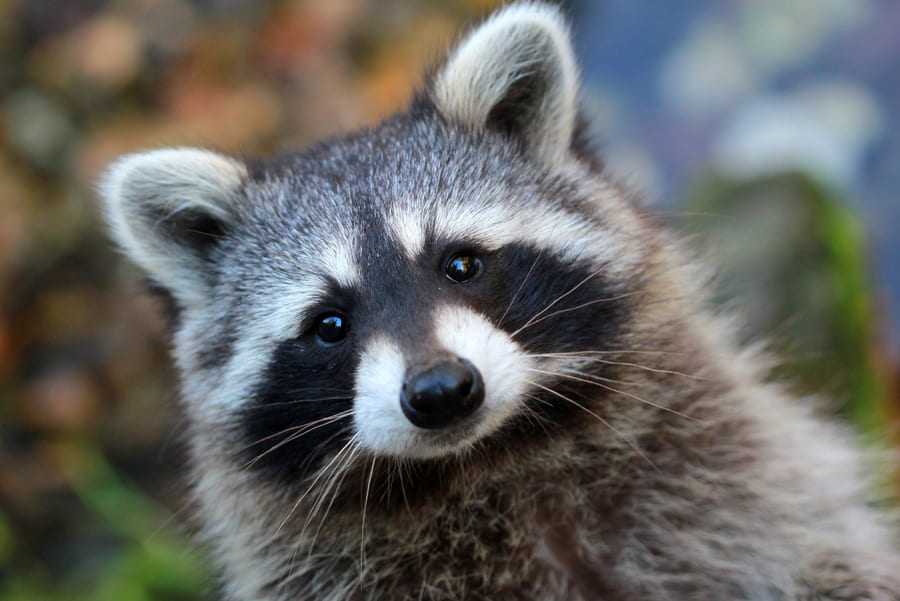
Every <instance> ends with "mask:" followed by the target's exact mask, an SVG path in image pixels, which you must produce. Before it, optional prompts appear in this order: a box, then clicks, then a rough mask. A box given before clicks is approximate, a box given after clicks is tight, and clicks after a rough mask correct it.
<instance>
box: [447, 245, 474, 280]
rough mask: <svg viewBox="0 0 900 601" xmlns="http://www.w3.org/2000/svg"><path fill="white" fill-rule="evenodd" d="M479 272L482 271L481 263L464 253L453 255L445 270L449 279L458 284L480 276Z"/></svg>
mask: <svg viewBox="0 0 900 601" xmlns="http://www.w3.org/2000/svg"><path fill="white" fill-rule="evenodd" d="M479 271H481V261H480V260H479V259H478V258H476V257H473V256H472V255H467V254H464V253H460V254H458V255H453V257H451V258H450V260H449V261H447V267H446V268H445V269H444V273H445V274H446V275H447V278H448V279H450V280H451V281H453V282H456V283H457V284H462V283H463V282H468V281H469V280H471V279H472V278H474V277H475V276H476V275H478V272H479Z"/></svg>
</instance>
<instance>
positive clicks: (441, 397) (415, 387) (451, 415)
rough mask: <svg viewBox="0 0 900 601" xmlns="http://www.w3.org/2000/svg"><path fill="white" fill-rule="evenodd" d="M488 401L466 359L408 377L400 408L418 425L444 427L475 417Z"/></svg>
mask: <svg viewBox="0 0 900 601" xmlns="http://www.w3.org/2000/svg"><path fill="white" fill-rule="evenodd" d="M482 401H484V383H483V382H482V380H481V374H480V373H478V370H477V369H475V366H474V365H472V364H471V363H469V362H468V361H466V360H465V359H451V360H447V361H441V362H440V363H437V364H435V365H432V366H430V367H427V368H425V369H419V370H414V371H412V372H411V373H409V374H407V376H406V381H405V382H403V391H402V392H401V393H400V408H401V409H403V414H404V415H405V416H406V418H407V419H408V420H409V421H410V422H412V424H413V425H414V426H418V427H420V428H431V429H434V428H443V427H444V426H446V425H448V424H450V423H452V422H453V421H454V420H456V419H460V418H463V417H466V416H469V415H472V413H474V411H475V410H476V409H478V407H479V406H481V403H482Z"/></svg>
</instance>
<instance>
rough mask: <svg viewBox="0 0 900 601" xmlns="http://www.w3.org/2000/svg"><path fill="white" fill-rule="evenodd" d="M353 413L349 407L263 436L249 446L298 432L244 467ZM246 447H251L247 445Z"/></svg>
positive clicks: (251, 465) (248, 466)
mask: <svg viewBox="0 0 900 601" xmlns="http://www.w3.org/2000/svg"><path fill="white" fill-rule="evenodd" d="M352 413H353V410H352V409H347V410H346V411H341V412H339V413H335V414H334V415H328V416H326V417H322V418H319V419H317V420H314V421H311V422H307V423H305V424H301V425H299V426H291V427H290V428H285V429H284V430H282V431H280V432H276V433H275V434H270V435H268V436H266V437H264V438H261V439H260V440H259V441H257V442H255V443H253V444H252V445H249V446H254V445H256V444H259V443H260V442H264V441H266V440H269V439H271V438H274V437H277V436H281V435H282V434H286V433H287V432H290V431H291V430H296V432H294V433H293V434H291V435H290V436H288V437H287V438H285V439H284V440H282V441H281V442H279V443H277V444H274V445H272V446H271V447H269V448H268V449H266V450H265V451H263V452H262V453H260V454H259V455H257V456H256V457H254V458H253V459H251V460H250V461H248V462H247V463H246V464H244V466H243V468H242V469H243V470H245V471H246V470H248V469H250V468H251V467H253V466H254V465H256V463H257V462H259V460H260V459H262V458H263V457H265V456H266V455H268V454H269V453H272V452H273V451H276V450H278V449H280V448H281V447H283V446H284V445H286V444H290V443H292V442H294V441H295V440H297V439H298V438H300V437H301V436H305V435H306V434H309V433H310V432H312V431H313V430H318V429H319V428H322V427H324V426H327V425H329V424H331V423H333V422H336V421H339V420H342V419H344V418H346V417H350V415H352ZM246 448H249V447H246Z"/></svg>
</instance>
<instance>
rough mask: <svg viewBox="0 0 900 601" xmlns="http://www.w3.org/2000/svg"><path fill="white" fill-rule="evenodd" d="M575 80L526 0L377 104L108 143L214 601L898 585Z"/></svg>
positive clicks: (798, 590) (732, 594)
mask: <svg viewBox="0 0 900 601" xmlns="http://www.w3.org/2000/svg"><path fill="white" fill-rule="evenodd" d="M577 88H578V84H577V69H576V66H575V61H574V58H573V54H572V50H571V47H570V42H569V34H568V31H567V29H566V25H565V23H564V20H563V19H562V18H561V17H560V15H559V14H558V12H557V10H556V9H554V8H551V7H548V6H545V5H542V4H536V3H520V4H515V5H512V6H510V7H507V8H505V9H504V10H502V11H500V12H499V13H497V14H496V15H494V16H493V17H491V18H490V19H489V20H488V21H486V22H485V23H484V24H482V25H481V26H480V27H479V28H477V29H476V30H474V31H473V32H472V33H471V34H470V35H469V36H468V37H466V38H465V39H464V40H463V41H462V43H461V44H460V45H459V46H458V47H457V48H455V49H454V50H453V51H452V52H451V53H450V54H449V57H448V59H447V61H446V63H445V64H444V65H443V66H442V67H441V68H440V69H439V70H438V71H437V72H436V74H435V75H434V76H433V77H432V78H431V79H430V81H429V83H428V84H427V86H426V87H425V89H424V90H423V91H422V92H421V93H420V94H418V95H417V97H416V98H415V99H414V101H413V102H412V105H411V107H410V108H409V110H407V111H406V112H404V113H401V114H398V115H396V116H394V117H392V118H390V119H388V120H387V121H385V122H384V123H382V124H381V125H379V126H378V127H376V128H374V129H372V130H368V131H363V132H360V133H357V134H354V135H351V136H348V137H345V138H342V139H339V140H335V141H331V142H325V143H322V144H319V145H317V146H314V147H313V148H310V149H309V150H307V151H305V152H303V153H299V154H292V155H287V156H284V157H280V158H276V159H273V160H268V161H257V162H248V161H241V160H238V159H235V158H231V157H226V156H224V155H221V154H218V153H213V152H210V151H205V150H199V149H186V148H180V149H165V150H156V151H151V152H146V153H140V154H135V155H131V156H128V157H125V158H123V159H121V160H120V161H119V162H117V163H116V164H114V165H113V166H112V167H111V168H110V170H109V171H108V173H107V175H106V177H105V179H104V181H103V183H102V186H101V193H102V195H103V197H104V200H105V201H106V207H107V217H108V221H109V223H110V225H111V229H112V232H113V234H114V237H115V238H116V239H117V241H118V242H119V244H120V245H121V247H122V248H123V249H124V251H125V252H126V253H127V254H128V255H129V256H130V258H131V259H132V260H134V261H135V262H136V263H137V264H138V265H139V266H141V267H142V268H144V269H145V270H146V271H147V272H149V274H150V276H151V277H152V279H153V281H154V283H155V284H156V285H158V286H159V287H161V288H162V289H163V290H165V291H166V293H167V294H168V295H169V296H170V297H171V299H172V301H173V304H174V306H175V307H176V308H177V313H176V315H175V317H174V323H173V337H174V344H173V348H174V350H173V354H174V359H175V362H176V364H177V366H178V369H179V371H180V375H181V397H182V400H183V406H184V408H185V410H186V412H187V414H188V417H189V422H190V426H189V440H190V443H191V459H192V470H193V476H194V488H195V493H196V500H197V506H198V516H199V519H200V520H201V522H202V524H203V526H204V528H203V532H204V535H205V539H206V540H207V541H208V543H209V545H210V547H211V549H212V551H213V554H214V556H215V557H216V559H217V561H218V562H219V565H220V566H221V569H222V575H223V578H222V592H223V596H224V598H225V599H228V600H234V601H239V600H240V601H247V600H251V599H253V600H269V601H276V600H278V601H286V600H292V599H317V600H335V601H336V600H339V599H340V600H350V599H391V600H404V599H409V600H413V599H422V600H426V599H428V600H439V599H448V600H449V599H467V600H498V599H523V600H524V599H529V600H531V599H541V600H555V599H560V600H562V599H567V600H577V599H585V600H588V599H597V600H601V599H602V600H606V601H615V600H638V599H657V600H663V599H673V600H674V599H684V600H688V599H689V600H692V601H697V600H722V599H746V600H785V601H786V600H799V599H804V600H813V599H816V600H826V599H828V600H838V599H846V600H849V599H873V600H874V599H884V600H889V599H893V600H897V599H900V561H898V555H897V552H896V550H895V549H894V548H893V546H892V545H893V540H892V537H893V533H892V531H891V526H890V524H889V523H888V521H887V519H886V518H885V517H884V516H882V515H880V514H879V513H878V512H877V511H875V510H873V509H871V508H870V507H869V506H868V504H867V503H868V501H869V496H868V492H867V490H866V484H865V478H864V474H863V468H862V467H861V462H860V459H859V456H858V453H857V451H855V450H854V446H853V442H852V439H851V436H850V435H849V434H848V433H847V432H845V431H844V430H842V429H841V428H840V427H838V426H835V425H832V424H830V423H827V422H826V421H824V420H822V419H820V418H818V417H816V416H814V415H813V414H812V413H811V412H810V411H808V410H807V408H806V407H805V405H804V404H803V403H801V402H799V401H798V400H796V399H793V398H790V397H788V396H787V395H786V394H784V393H783V392H782V391H781V390H780V389H779V388H777V387H776V386H775V385H772V384H768V383H765V382H764V376H765V373H764V368H763V367H762V363H761V362H760V361H759V360H758V359H755V358H754V357H753V356H752V354H751V353H749V352H747V351H742V350H740V349H738V348H737V347H736V346H735V345H734V344H733V343H732V342H731V341H730V340H731V335H730V333H729V329H728V327H727V325H726V322H724V321H720V320H719V319H718V318H715V317H713V316H712V315H711V314H710V313H709V312H708V311H707V309H705V308H704V298H703V287H704V282H705V276H704V273H703V271H702V270H701V269H699V268H697V267H695V266H694V264H693V262H692V261H691V260H689V258H688V256H687V255H686V254H685V252H684V251H683V250H681V248H680V247H679V245H678V243H677V241H676V240H674V239H673V238H672V237H671V236H670V235H669V234H668V233H667V232H666V231H664V230H663V229H661V228H660V227H659V225H658V224H656V223H655V222H654V221H653V219H651V218H650V217H648V216H647V215H645V214H643V212H642V211H641V209H640V207H639V205H637V204H636V203H634V202H632V200H631V199H630V197H629V195H628V193H627V192H626V191H624V190H622V189H621V188H619V187H618V186H616V185H615V184H614V183H612V182H611V181H610V179H609V178H608V177H607V176H606V175H605V174H604V172H603V170H602V168H601V167H600V166H599V165H600V164H599V161H598V159H597V158H596V157H594V156H593V155H592V154H591V153H590V152H589V151H587V150H586V149H585V147H584V145H583V144H582V143H581V142H580V133H579V128H578V123H579V117H578V107H577V95H578V94H577Z"/></svg>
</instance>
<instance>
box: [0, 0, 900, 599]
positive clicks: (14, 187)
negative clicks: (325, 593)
mask: <svg viewBox="0 0 900 601" xmlns="http://www.w3.org/2000/svg"><path fill="white" fill-rule="evenodd" d="M496 5H498V3H497V2H495V1H493V0H449V1H447V0H445V1H437V0H430V1H429V0H421V1H418V2H408V1H400V0H377V1H376V0H368V1H363V0H277V1H252V2H251V1H250V0H119V1H113V0H80V1H77V2H57V1H54V0H27V1H26V0H0V601H11V600H16V601H27V600H38V599H40V600H45V599H46V600H58V599H73V600H84V601H87V600H91V601H94V600H97V601H100V600H110V601H112V600H115V601H144V600H148V601H149V600H162V599H166V600H179V599H184V600H193V599H201V598H204V597H205V595H207V594H208V588H209V568H208V566H207V565H206V564H205V562H204V560H203V559H202V557H201V555H200V554H198V553H195V552H194V551H192V547H191V545H190V543H189V536H190V529H191V526H190V522H189V520H188V519H187V517H186V516H185V509H186V504H185V501H184V499H185V490H184V488H185V487H184V479H183V477H182V476H180V474H182V473H183V463H184V461H183V443H182V440H181V436H180V432H181V424H180V419H181V418H180V417H179V414H178V411H177V408H176V406H175V402H174V394H173V390H174V386H175V384H174V379H173V372H172V369H171V368H170V367H169V363H168V358H167V356H166V352H167V345H166V341H165V339H164V336H163V328H162V325H161V322H160V320H159V319H158V318H157V317H156V313H155V309H156V307H154V306H153V303H152V302H151V300H150V299H149V298H148V297H147V296H146V295H145V294H143V292H142V286H141V283H140V275H139V274H138V273H137V272H136V271H135V270H134V269H133V268H132V267H130V266H128V265H125V264H124V262H122V261H121V260H120V258H119V257H118V256H116V254H115V252H114V251H113V250H112V248H111V245H110V244H109V242H108V240H107V238H106V237H105V235H104V232H103V228H102V227H101V224H100V223H99V219H98V215H97V209H96V200H95V197H94V193H93V185H94V182H95V181H96V178H97V175H98V172H99V171H100V170H101V169H102V168H103V166H104V165H105V164H107V163H108V162H109V161H111V160H113V159H114V158H115V157H116V156H117V155H119V154H121V153H125V152H130V151H135V150H139V149H145V148H150V147H157V146H164V145H181V144H191V145H204V146H210V147H213V148H217V149H220V150H224V151H227V152H234V153H242V154H270V153H275V152H279V151H285V150H289V149H296V148H299V147H302V146H304V145H305V144H308V143H309V142H311V141H314V140H316V139H319V138H321V137H324V136H330V135H335V134H340V133H342V132H346V131H349V130H352V129H354V128H355V127H358V126H360V125H363V124H371V123H373V122H375V121H377V120H378V119H379V118H381V117H384V116H386V115H388V114H390V113H391V112H392V111H394V110H397V109H398V108H400V107H402V106H403V104H404V102H405V101H406V100H407V99H408V98H409V95H410V91H411V89H412V87H413V86H415V85H417V84H418V83H419V82H420V81H421V80H420V74H421V73H422V71H423V69H424V68H425V67H426V66H427V65H429V64H432V63H433V62H434V61H435V60H437V59H439V57H441V56H442V54H443V51H444V49H445V47H446V45H447V44H448V43H449V42H450V41H452V40H453V39H454V37H455V35H457V34H458V33H459V32H460V31H461V29H462V27H463V26H464V25H465V24H468V23H471V22H472V21H473V20H474V19H478V18H480V17H481V16H483V15H485V14H486V13H487V12H488V11H489V10H490V9H491V8H493V7H495V6H496ZM564 7H565V9H566V11H567V12H568V13H569V15H570V17H571V19H572V22H573V23H574V25H575V31H576V35H577V39H576V47H577V52H578V54H579V57H580V60H581V63H582V66H583V72H584V73H583V74H584V79H585V84H584V90H583V92H584V93H583V99H584V103H585V106H586V107H587V110H588V112H589V114H590V116H591V117H592V119H593V121H594V127H595V132H594V133H595V139H596V141H597V144H598V147H600V148H601V149H602V150H603V153H604V155H605V156H606V158H607V160H608V163H609V165H610V169H611V170H612V172H613V173H614V174H615V175H616V177H618V178H619V179H621V180H623V181H625V182H629V183H632V184H633V185H634V186H635V187H636V188H637V189H638V190H641V191H642V192H643V193H644V195H645V196H646V198H647V202H648V206H649V207H650V210H653V211H656V212H658V213H659V214H660V216H661V218H662V219H665V220H667V221H670V222H671V223H672V224H673V225H674V226H675V227H677V228H679V229H680V230H682V231H683V232H685V234H687V235H688V236H689V237H690V239H691V240H692V241H693V242H694V243H696V245H697V247H698V248H712V249H714V251H713V252H714V254H713V258H714V260H715V261H716V263H718V264H719V265H721V272H722V276H721V278H720V284H719V287H718V289H717V293H716V299H717V302H719V303H720V304H721V305H722V306H723V307H727V308H729V309H734V310H737V311H739V312H740V313H742V314H743V315H744V316H746V318H747V326H746V330H745V335H746V338H747V339H748V340H760V339H763V338H764V339H766V340H768V344H769V346H770V347H771V348H772V349H773V350H774V351H775V352H777V353H778V354H779V355H780V356H781V357H782V358H783V359H784V366H783V367H782V368H781V373H780V374H779V375H782V376H785V377H787V378H788V379H789V380H790V381H791V382H792V386H793V387H794V389H795V390H796V391H797V392H798V393H801V394H806V393H812V392H825V393H826V394H827V395H829V396H830V397H831V398H833V399H835V401H834V403H833V405H832V407H833V409H834V411H835V412H840V413H843V414H844V415H845V416H846V417H847V418H848V419H850V420H852V421H853V422H854V423H855V424H856V426H857V427H858V428H859V430H860V432H861V433H862V435H863V436H864V437H865V438H866V439H868V440H870V441H872V442H874V443H877V444H888V445H896V441H897V425H898V417H900V369H898V366H900V361H898V356H900V344H898V340H900V338H898V332H900V236H898V235H897V234H896V233H895V231H896V230H897V229H898V227H900V198H898V193H900V76H898V67H900V36H898V35H897V32H898V31H900V3H897V2H892V1H890V0H884V1H878V0H727V1H724V2H722V1H716V0H684V1H682V2H677V3H673V2H668V1H665V0H643V1H642V2H632V1H630V0H604V1H599V0H598V1H591V0H582V1H580V2H579V1H577V0H572V1H571V2H565V3H564ZM881 476H882V479H883V480H884V482H885V486H886V490H892V489H893V490H895V489H896V483H897V479H896V473H885V474H881Z"/></svg>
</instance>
